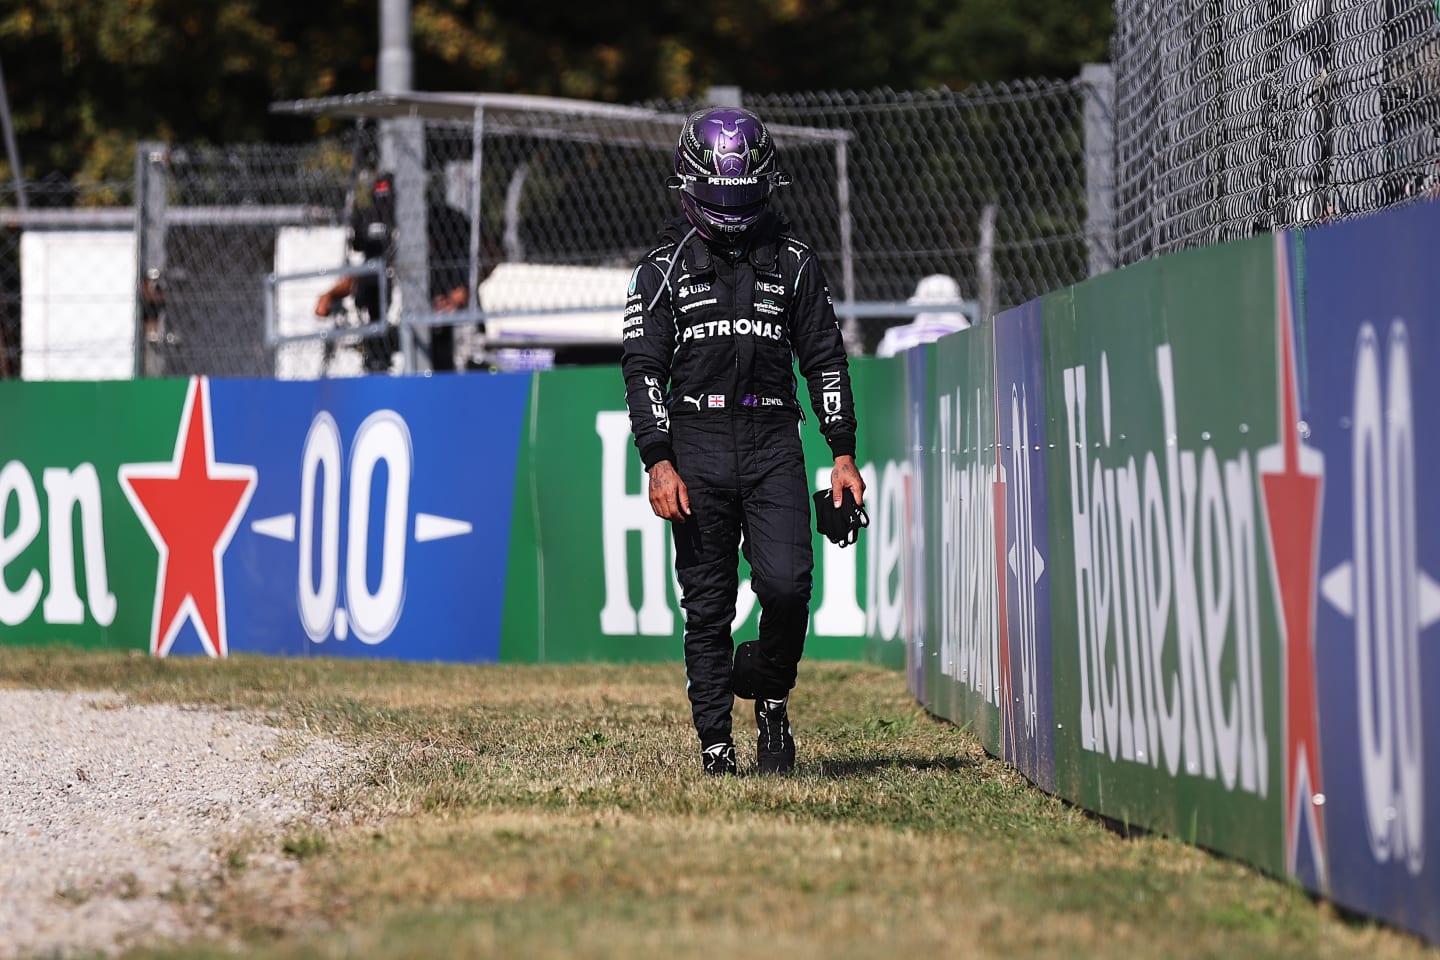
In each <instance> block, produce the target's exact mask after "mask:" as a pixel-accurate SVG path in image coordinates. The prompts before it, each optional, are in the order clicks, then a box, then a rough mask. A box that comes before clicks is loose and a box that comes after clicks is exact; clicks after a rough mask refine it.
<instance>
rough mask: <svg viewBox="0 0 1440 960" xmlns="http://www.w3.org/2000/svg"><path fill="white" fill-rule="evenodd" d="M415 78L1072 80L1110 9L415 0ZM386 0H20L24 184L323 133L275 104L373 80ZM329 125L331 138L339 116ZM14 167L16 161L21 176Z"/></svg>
mask: <svg viewBox="0 0 1440 960" xmlns="http://www.w3.org/2000/svg"><path fill="white" fill-rule="evenodd" d="M412 13H413V39H414V52H415V79H416V87H417V89H426V90H468V91H492V92H516V93H539V94H552V95H561V96H572V97H582V98H589V99H599V100H606V101H613V102H634V101H639V100H645V99H651V98H657V97H664V98H687V97H695V96H698V95H700V94H702V93H703V92H704V90H705V89H707V88H708V87H709V86H711V85H714V84H735V85H739V86H741V87H743V88H745V89H747V90H750V91H754V92H757V93H775V92H784V91H799V90H835V89H856V88H868V87H875V86H888V87H891V88H896V89H904V88H916V87H926V86H934V85H938V84H945V85H948V86H950V87H952V88H959V87H963V86H965V85H966V84H968V83H971V82H976V81H989V80H1004V79H1013V78H1017V77H1022V76H1043V75H1049V76H1072V75H1074V73H1075V72H1076V70H1077V68H1078V65H1079V64H1080V63H1083V62H1086V61H1088V60H1095V59H1103V58H1104V54H1105V49H1106V44H1107V42H1108V36H1109V33H1110V29H1111V24H1110V5H1109V3H1108V2H1102V0H1074V2H1072V3H1069V4H1064V5H1057V4H1053V3H1042V2H1040V0H910V2H908V3H903V2H902V3H891V4H885V5H877V4H873V3H871V2H868V0H779V2H776V0H718V2H715V3H710V4H705V5H699V4H694V3H682V2H680V0H655V2H653V3H649V4H646V5H644V6H643V7H642V6H639V5H635V6H633V7H630V8H629V10H628V12H625V10H624V8H621V9H620V10H617V7H616V6H615V5H614V4H599V3H595V2H593V0H584V2H581V0H551V2H548V3H544V4H536V3H534V2H533V0H493V2H481V0H415V2H414V6H413V11H412ZM377 44H378V12H377V5H376V2H375V0H324V2H311V3H295V2H293V0H210V2H205V3H195V2H194V0H11V3H9V4H8V5H7V6H6V8H5V10H4V11H3V12H0V62H3V64H4V68H5V78H6V81H7V83H8V85H9V96H10V102H11V106H12V110H13V113H14V119H15V126H16V132H17V135H18V139H19V143H20V152H21V157H22V159H23V161H24V164H25V168H26V169H25V172H26V175H27V177H30V178H35V177H38V176H43V175H45V174H47V173H50V172H51V171H59V172H60V173H62V174H64V175H65V176H67V177H71V178H74V179H75V180H77V181H79V182H82V183H84V182H94V181H99V180H103V179H107V178H126V177H128V176H129V175H130V171H131V169H132V164H133V151H134V144H135V142H136V141H137V140H144V139H158V140H168V141H177V142H187V143H196V142H201V143H236V142H255V141H290V140H297V139H309V138H312V137H313V136H314V135H315V133H316V129H315V124H314V122H312V121H309V120H300V119H296V118H293V117H280V116H274V115H272V114H270V113H269V112H268V110H267V106H268V104H269V103H271V102H273V101H276V100H287V99H295V98H300V97H314V96H325V95H330V94H339V93H352V92H357V91H362V90H370V89H373V88H374V86H375V80H374V78H375V65H376V56H377ZM320 132H322V133H323V132H325V129H324V126H323V123H322V129H321V131H320ZM7 175H8V171H7Z"/></svg>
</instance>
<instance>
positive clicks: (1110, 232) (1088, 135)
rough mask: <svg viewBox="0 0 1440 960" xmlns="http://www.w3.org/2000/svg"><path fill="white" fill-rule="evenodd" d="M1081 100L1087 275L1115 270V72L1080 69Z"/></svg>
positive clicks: (1094, 66)
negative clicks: (1083, 103)
mask: <svg viewBox="0 0 1440 960" xmlns="http://www.w3.org/2000/svg"><path fill="white" fill-rule="evenodd" d="M1080 90H1081V93H1082V95H1083V96H1084V98H1085V246H1086V249H1087V250H1088V251H1089V254H1090V276H1092V277H1093V276H1095V275H1096V274H1097V273H1104V272H1105V271H1107V270H1113V269H1115V69H1114V67H1112V66H1111V65H1110V64H1108V63H1087V64H1085V65H1084V66H1082V67H1081V68H1080Z"/></svg>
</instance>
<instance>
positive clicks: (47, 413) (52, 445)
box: [0, 380, 186, 649]
mask: <svg viewBox="0 0 1440 960" xmlns="http://www.w3.org/2000/svg"><path fill="white" fill-rule="evenodd" d="M185 390H186V383H185V381H183V380H167V381H144V382H140V383H135V384H129V385H126V388H125V389H124V391H123V396H124V400H125V402H124V403H123V404H116V403H115V402H113V401H114V399H115V398H116V397H117V396H118V395H119V394H120V392H121V391H119V390H117V389H116V388H115V387H114V385H111V384H100V383H20V382H16V381H6V382H0V406H3V407H4V409H5V411H6V420H7V423H6V427H5V442H4V456H3V463H0V505H3V518H0V623H3V624H4V627H5V640H6V642H8V643H25V644H48V643H54V642H62V643H67V644H73V645H77V646H82V647H106V648H115V649H122V648H143V647H144V645H145V641H144V638H145V637H146V636H147V634H148V633H149V628H150V619H151V614H152V610H151V604H150V603H149V602H148V600H149V599H150V597H151V596H152V594H153V592H154V587H155V570H156V563H157V558H156V554H155V550H154V547H153V546H152V545H151V542H150V539H149V537H148V535H147V534H146V532H145V530H144V528H143V527H142V526H141V523H140V521H139V520H138V519H137V518H136V514H135V511H134V510H132V509H131V507H130V505H129V504H128V503H127V501H126V498H125V493H124V491H123V489H122V487H121V484H120V480H119V476H120V471H121V468H122V467H123V466H125V465H126V464H131V463H147V462H152V461H162V460H169V459H170V455H171V447H172V446H173V444H174V437H175V419H176V411H177V410H178V409H179V408H180V406H181V401H182V400H183V399H184V396H185ZM139 598H143V599H144V600H145V601H147V602H138V600H139Z"/></svg>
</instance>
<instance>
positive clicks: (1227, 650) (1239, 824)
mask: <svg viewBox="0 0 1440 960" xmlns="http://www.w3.org/2000/svg"><path fill="white" fill-rule="evenodd" d="M1269 252H1270V251H1269V246H1268V241H1266V240H1260V239H1257V240H1255V241H1249V242H1241V243H1232V244H1226V245H1223V246H1218V247H1214V248H1210V249H1206V250H1201V251H1191V252H1189V253H1187V254H1185V255H1184V256H1180V257H1172V258H1168V259H1165V260H1161V261H1152V262H1148V263H1143V264H1139V265H1137V266H1134V267H1130V268H1127V269H1126V270H1122V271H1118V272H1116V273H1112V274H1107V275H1104V276H1101V277H1096V278H1093V279H1091V280H1089V281H1086V282H1085V283H1082V284H1079V285H1077V286H1075V287H1073V288H1071V290H1070V291H1067V292H1066V293H1064V294H1057V295H1053V296H1050V297H1047V298H1045V300H1044V305H1043V310H1044V330H1045V337H1046V342H1045V347H1046V351H1045V353H1046V359H1047V365H1046V378H1047V384H1046V385H1047V395H1048V397H1049V399H1050V412H1051V420H1052V424H1054V426H1053V427H1052V437H1053V438H1054V439H1055V441H1056V443H1057V444H1059V445H1060V447H1061V448H1062V449H1063V450H1064V456H1063V457H1057V458H1055V461H1052V467H1051V470H1050V473H1049V502H1050V518H1051V533H1050V543H1051V552H1052V557H1051V561H1050V564H1051V565H1050V570H1051V572H1052V574H1053V578H1054V579H1053V580H1052V582H1051V590H1052V594H1051V601H1052V617H1053V635H1054V637H1055V644H1054V651H1053V657H1054V677H1055V684H1054V690H1055V716H1056V719H1057V725H1058V726H1059V727H1060V729H1058V730H1057V731H1056V735H1055V739H1054V743H1055V769H1056V779H1057V786H1058V788H1059V790H1060V792H1061V793H1062V794H1064V795H1066V796H1068V797H1070V798H1071V799H1073V800H1075V801H1076V802H1078V803H1080V804H1082V805H1083V806H1086V807H1088V808H1090V809H1093V810H1097V811H1099V812H1101V813H1104V814H1107V815H1109V816H1112V817H1115V818H1117V819H1120V820H1122V821H1125V822H1141V823H1147V824H1149V825H1151V826H1153V827H1156V828H1158V829H1161V830H1164V831H1166V832H1169V833H1173V834H1176V835H1179V836H1183V837H1185V838H1186V839H1188V840H1191V841H1193V842H1197V843H1200V844H1203V845H1206V846H1210V847H1212V848H1216V849H1224V850H1229V851H1231V852H1234V853H1236V854H1240V855H1243V856H1245V857H1246V858H1247V859H1249V860H1251V861H1252V862H1255V863H1258V864H1260V865H1261V866H1263V867H1266V868H1268V869H1278V868H1279V867H1280V865H1281V864H1280V862H1279V857H1278V852H1279V850H1278V847H1277V846H1276V845H1275V844H1274V842H1273V841H1274V837H1273V831H1274V826H1275V824H1276V823H1277V822H1279V807H1278V791H1277V790H1276V789H1275V787H1276V784H1277V777H1278V776H1279V775H1280V770H1281V767H1280V759H1281V758H1280V751H1279V750H1278V749H1277V745H1278V739H1279V738H1278V733H1277V731H1278V730H1279V723H1280V709H1279V704H1277V703H1276V702H1274V701H1273V698H1271V699H1267V697H1266V696H1265V690H1266V685H1265V683H1264V678H1266V677H1275V676H1277V675H1278V674H1279V670H1280V667H1281V664H1280V661H1279V651H1278V649H1277V646H1276V645H1275V644H1273V643H1272V644H1266V643H1264V642H1262V638H1263V637H1264V636H1266V635H1267V631H1268V630H1269V628H1270V625H1272V624H1274V623H1275V622H1276V610H1275V599H1274V591H1273V589H1272V585H1271V576H1270V568H1269V560H1268V558H1269V550H1268V544H1267V543H1266V540H1265V538H1266V533H1265V524H1264V522H1263V516H1264V514H1263V510H1264V505H1263V503H1262V502H1261V500H1260V497H1259V484H1258V483H1257V457H1258V452H1259V451H1260V449H1261V448H1263V447H1265V446H1267V445H1269V444H1271V443H1273V442H1274V439H1275V438H1274V423H1273V422H1256V418H1255V416H1254V411H1258V410H1267V409H1270V408H1272V407H1273V405H1274V397H1275V389H1276V388H1275V376H1274V371H1275V368H1276V363H1275V338H1274V319H1273V316H1274V314H1273V308H1272V306H1271V304H1272V302H1273V295H1272V290H1273V287H1274V274H1273V267H1272V266H1271V264H1272V258H1271V257H1270V256H1269ZM1157 319H1158V320H1159V321H1160V322H1157ZM1271 687H1272V689H1273V684H1272V685H1271ZM1220 809H1223V810H1224V811H1225V816H1224V817H1215V816H1213V815H1210V812H1212V811H1216V810H1220Z"/></svg>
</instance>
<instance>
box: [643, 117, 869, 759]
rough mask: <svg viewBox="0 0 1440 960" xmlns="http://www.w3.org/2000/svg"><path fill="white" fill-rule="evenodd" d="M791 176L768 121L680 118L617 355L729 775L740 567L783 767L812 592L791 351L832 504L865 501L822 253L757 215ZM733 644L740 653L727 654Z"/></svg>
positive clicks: (764, 213)
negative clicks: (653, 237) (754, 609)
mask: <svg viewBox="0 0 1440 960" xmlns="http://www.w3.org/2000/svg"><path fill="white" fill-rule="evenodd" d="M786 182H788V180H787V178H786V177H785V176H784V175H782V174H781V173H780V172H779V170H778V168H777V164H776V153H775V146H774V143H773V141H772V140H771V137H770V132H769V131H768V130H767V129H766V126H765V124H764V123H763V122H762V121H761V120H760V118H759V117H758V116H756V115H755V114H754V113H751V112H750V111H748V110H743V109H739V108H734V107H714V108H710V109H707V110H702V111H699V112H697V113H694V114H691V115H690V116H689V117H688V118H687V119H686V120H685V123H684V125H683V126H682V127H681V130H680V137H679V142H678V143H677V145H676V148H675V173H674V176H672V177H671V178H670V179H669V181H668V183H669V185H670V186H671V187H672V188H674V189H677V190H679V192H680V202H681V208H682V210H683V212H684V216H683V217H681V218H676V219H674V220H672V221H670V223H669V224H668V225H667V226H666V227H665V228H664V230H663V232H662V234H661V243H660V245H659V246H658V247H656V248H655V249H654V250H651V251H650V252H649V253H648V254H646V255H645V257H644V258H643V259H642V260H641V261H640V264H639V265H638V266H637V267H636V268H635V272H634V273H633V274H632V275H631V280H630V290H629V296H628V299H627V301H626V307H625V319H624V341H623V359H622V367H623V370H624V374H625V396H626V402H627V404H628V406H629V411H630V423H631V429H632V431H633V433H634V436H635V445H636V447H637V449H638V450H639V453H640V459H641V460H642V461H643V463H644V465H645V469H646V471H647V473H648V474H649V498H650V505H651V508H652V509H653V510H654V511H655V513H656V515H658V516H660V517H662V518H664V519H665V520H668V521H670V523H671V532H672V534H673V536H674V541H675V572H676V575H677V577H678V579H679V583H680V587H681V590H682V593H683V599H682V606H683V607H684V610H685V669H686V674H687V677H688V680H689V684H688V692H689V697H690V704H691V712H692V715H693V717H694V721H695V730H696V733H697V734H698V735H699V738H700V747H701V759H702V763H703V767H704V770H705V772H706V773H709V774H717V775H723V774H734V773H736V772H737V764H736V758H735V744H734V740H733V738H732V735H731V710H732V708H733V706H734V697H735V694H734V693H732V688H731V669H732V657H733V656H734V653H735V647H734V641H733V639H732V637H731V634H730V628H731V622H732V621H733V620H734V618H735V608H736V598H737V593H738V590H739V578H738V573H737V570H736V565H737V551H738V550H743V551H744V555H745V558H746V559H747V560H748V561H749V563H750V569H751V583H752V586H753V588H754V591H755V594H756V597H757V598H758V600H759V603H760V609H761V615H760V625H759V635H758V637H757V638H756V646H755V648H754V650H755V654H756V655H755V657H754V658H753V677H752V679H753V681H754V682H753V689H752V690H751V691H750V692H753V695H754V699H755V721H756V727H757V738H756V766H757V768H758V770H759V771H760V772H762V773H786V772H788V771H790V770H791V769H792V768H793V767H794V764H795V739H794V736H793V733H792V731H791V727H790V719H789V709H788V707H789V695H790V691H791V689H792V688H793V687H794V685H795V679H796V670H797V666H798V664H799V662H800V657H801V654H802V652H803V649H804V645H805V632H806V629H807V627H808V624H809V615H810V613H809V606H810V589H811V571H812V567H813V558H812V554H811V532H810V529H811V528H810V496H809V484H808V481H807V477H806V470H805V460H804V454H803V453H802V451H801V446H800V428H799V423H800V421H802V420H804V419H805V417H804V414H803V412H802V410H801V408H800V404H799V402H798V401H797V399H796V395H795V389H796V380H795V375H794V361H795V360H798V365H799V370H800V373H801V375H803V376H804V377H805V380H806V382H807V385H808V388H809V393H810V406H811V409H812V410H813V411H814V413H815V415H816V417H817V418H818V420H819V427H820V431H821V433H822V434H823V435H824V437H825V440H826V441H827V442H828V444H829V446H830V450H831V453H832V454H833V455H834V458H835V462H834V468H833V469H832V470H831V477H830V488H831V494H832V497H833V500H834V503H835V505H836V506H837V507H838V506H839V505H840V503H841V498H842V495H843V494H844V492H845V491H846V490H849V491H850V494H851V495H852V496H853V497H854V500H855V502H856V503H857V504H859V503H863V501H864V491H865V482H864V481H863V480H862V479H861V477H860V472H859V470H858V469H856V466H855V426H856V423H855V403H854V398H853V396H852V394H851V390H850V374H849V368H848V365H847V363H846V355H845V345H844V341H843V339H842V337H841V334H840V328H839V325H838V324H837V322H836V319H835V310H834V306H833V305H832V302H831V298H830V291H829V288H828V286H827V284H826V281H825V276H824V272H823V270H822V269H821V265H820V260H819V258H818V257H817V256H816V254H815V252H814V251H813V250H812V249H811V248H810V247H809V246H807V245H806V244H805V243H803V242H801V241H800V240H798V239H796V238H795V237H794V236H793V235H792V234H791V232H790V226H789V222H788V221H787V220H786V218H785V217H784V216H783V215H781V214H779V213H777V212H775V211H774V210H771V209H770V203H769V201H770V195H771V192H772V191H773V189H774V188H775V187H776V186H778V185H781V184H784V183H786ZM742 649H743V648H742Z"/></svg>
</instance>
